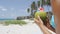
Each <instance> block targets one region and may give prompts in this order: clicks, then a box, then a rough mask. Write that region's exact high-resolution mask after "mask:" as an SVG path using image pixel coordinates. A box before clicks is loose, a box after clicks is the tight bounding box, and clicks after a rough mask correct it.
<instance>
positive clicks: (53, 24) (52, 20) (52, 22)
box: [50, 15, 56, 28]
mask: <svg viewBox="0 0 60 34" xmlns="http://www.w3.org/2000/svg"><path fill="white" fill-rule="evenodd" d="M50 24H51V25H52V27H53V28H55V27H56V25H55V22H54V16H53V15H52V18H51V20H50Z"/></svg>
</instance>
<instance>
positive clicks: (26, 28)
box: [0, 20, 43, 34]
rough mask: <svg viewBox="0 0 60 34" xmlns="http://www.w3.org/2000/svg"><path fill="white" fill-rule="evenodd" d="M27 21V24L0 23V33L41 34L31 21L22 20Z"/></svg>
mask: <svg viewBox="0 0 60 34" xmlns="http://www.w3.org/2000/svg"><path fill="white" fill-rule="evenodd" d="M24 21H26V22H28V24H27V25H23V26H20V25H9V26H3V25H0V34H43V32H42V31H41V29H39V27H38V26H37V25H36V24H35V23H32V22H33V21H30V20H24Z"/></svg>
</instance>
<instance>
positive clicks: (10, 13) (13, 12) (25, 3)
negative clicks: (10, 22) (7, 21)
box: [0, 0, 37, 18]
mask: <svg viewBox="0 0 60 34" xmlns="http://www.w3.org/2000/svg"><path fill="white" fill-rule="evenodd" d="M33 1H37V0H0V18H16V17H17V16H28V15H30V14H29V13H27V8H29V7H30V5H31V3H32V2H33Z"/></svg>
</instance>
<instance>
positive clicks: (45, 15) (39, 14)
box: [35, 12, 47, 21]
mask: <svg viewBox="0 0 60 34" xmlns="http://www.w3.org/2000/svg"><path fill="white" fill-rule="evenodd" d="M38 16H40V18H41V19H42V21H45V20H46V18H47V14H46V12H36V13H35V18H36V19H38Z"/></svg>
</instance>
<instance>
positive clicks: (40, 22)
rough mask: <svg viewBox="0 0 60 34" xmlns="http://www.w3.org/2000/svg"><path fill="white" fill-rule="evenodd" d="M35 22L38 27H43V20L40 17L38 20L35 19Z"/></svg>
mask: <svg viewBox="0 0 60 34" xmlns="http://www.w3.org/2000/svg"><path fill="white" fill-rule="evenodd" d="M34 21H35V23H36V24H37V25H43V21H42V20H41V18H40V17H39V16H38V19H35V18H34Z"/></svg>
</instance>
